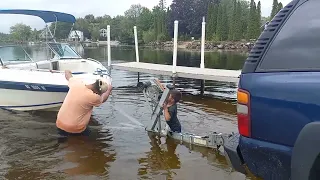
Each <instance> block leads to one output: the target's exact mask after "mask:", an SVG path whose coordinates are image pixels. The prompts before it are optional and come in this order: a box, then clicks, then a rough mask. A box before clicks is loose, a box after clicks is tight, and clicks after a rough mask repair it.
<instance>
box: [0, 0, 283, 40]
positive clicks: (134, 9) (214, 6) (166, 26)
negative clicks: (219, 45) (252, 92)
mask: <svg viewBox="0 0 320 180" xmlns="http://www.w3.org/2000/svg"><path fill="white" fill-rule="evenodd" d="M261 6H262V4H261V2H260V1H258V2H257V3H256V2H255V1H254V0H173V1H172V4H171V5H170V6H168V7H167V6H166V1H165V0H160V1H159V3H158V4H157V5H156V6H154V7H153V8H152V9H148V8H146V7H143V6H141V5H140V4H133V5H131V6H130V8H129V9H128V10H127V11H125V13H124V15H118V16H115V17H111V16H109V15H104V16H98V17H95V16H94V15H92V14H89V15H86V16H85V17H80V18H77V20H76V23H75V26H74V27H73V29H74V30H80V31H82V32H83V33H84V36H85V37H86V38H88V39H91V40H93V41H95V40H105V39H106V37H101V36H100V32H99V30H100V29H106V28H107V25H110V27H111V39H112V40H118V41H120V42H121V43H127V44H133V43H134V36H133V26H137V29H138V39H139V43H149V42H154V41H168V40H171V39H172V38H173V31H174V21H175V20H178V21H179V40H190V39H191V37H194V38H195V39H198V38H200V37H201V24H202V19H203V17H205V21H206V39H207V40H211V41H229V40H230V41H238V40H242V39H246V40H250V39H256V38H257V37H258V36H259V35H260V33H261V31H262V27H263V25H264V23H265V22H266V21H268V20H271V18H273V17H274V16H275V14H276V13H277V12H278V11H279V10H280V9H281V8H282V3H281V2H280V3H278V1H277V0H274V1H273V7H272V12H271V14H270V16H269V17H262V16H261ZM166 7H167V8H166ZM71 27H72V25H71V24H70V23H63V22H58V23H52V24H51V25H50V30H51V31H52V32H54V34H55V37H56V38H57V39H66V38H67V37H68V34H69V32H70V29H71ZM42 31H43V30H36V29H34V30H32V29H31V27H30V26H26V25H24V24H17V25H15V26H13V27H11V29H10V36H9V37H10V38H11V39H14V40H37V39H38V37H39V34H40V33H41V32H42ZM1 37H4V36H3V35H1V34H0V40H1ZM6 37H7V36H6Z"/></svg>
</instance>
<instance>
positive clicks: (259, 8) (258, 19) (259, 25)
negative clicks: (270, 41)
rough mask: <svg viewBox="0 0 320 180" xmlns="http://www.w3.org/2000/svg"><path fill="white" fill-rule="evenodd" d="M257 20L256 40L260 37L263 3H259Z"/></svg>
mask: <svg viewBox="0 0 320 180" xmlns="http://www.w3.org/2000/svg"><path fill="white" fill-rule="evenodd" d="M255 17H256V19H255V21H254V22H255V38H258V37H259V36H260V33H261V30H260V27H261V2H260V1H259V2H258V5H257V9H256V16H255Z"/></svg>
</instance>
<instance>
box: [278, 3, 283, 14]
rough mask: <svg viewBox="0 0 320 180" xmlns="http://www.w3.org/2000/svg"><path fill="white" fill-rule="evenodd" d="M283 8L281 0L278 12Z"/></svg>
mask: <svg viewBox="0 0 320 180" xmlns="http://www.w3.org/2000/svg"><path fill="white" fill-rule="evenodd" d="M282 8H283V5H282V3H281V2H279V4H278V9H277V12H279V11H280V10H281V9H282Z"/></svg>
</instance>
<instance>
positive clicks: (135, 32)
mask: <svg viewBox="0 0 320 180" xmlns="http://www.w3.org/2000/svg"><path fill="white" fill-rule="evenodd" d="M133 32H134V44H135V49H136V61H137V62H139V61H140V60H139V49H138V33H137V26H134V27H133Z"/></svg>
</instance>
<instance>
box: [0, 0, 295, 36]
mask: <svg viewBox="0 0 320 180" xmlns="http://www.w3.org/2000/svg"><path fill="white" fill-rule="evenodd" d="M255 1H256V2H258V0H255ZM278 1H279V2H282V4H283V6H285V5H287V4H288V3H289V2H290V1H291V0H278ZM158 2H159V0H116V1H110V0H55V1H52V0H1V5H0V9H35V10H51V11H60V12H65V13H70V14H72V15H74V16H75V17H83V16H85V15H86V14H93V15H95V16H102V15H105V14H107V15H110V16H111V17H113V16H116V15H123V14H124V11H126V10H127V9H129V7H130V5H131V4H138V3H140V4H141V5H142V6H145V7H148V8H150V9H151V8H152V7H153V6H155V5H156V4H158ZM166 2H167V6H168V5H170V4H171V2H172V0H167V1H166ZM272 2H273V0H261V6H262V7H261V11H262V12H261V13H262V16H269V14H270V12H271V7H272ZM0 16H1V20H0V32H4V33H8V32H9V29H10V26H12V25H14V24H16V23H20V22H23V23H24V24H27V25H30V26H31V27H32V28H37V29H40V28H43V27H44V22H43V21H42V19H40V18H38V17H33V16H23V15H0Z"/></svg>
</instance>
